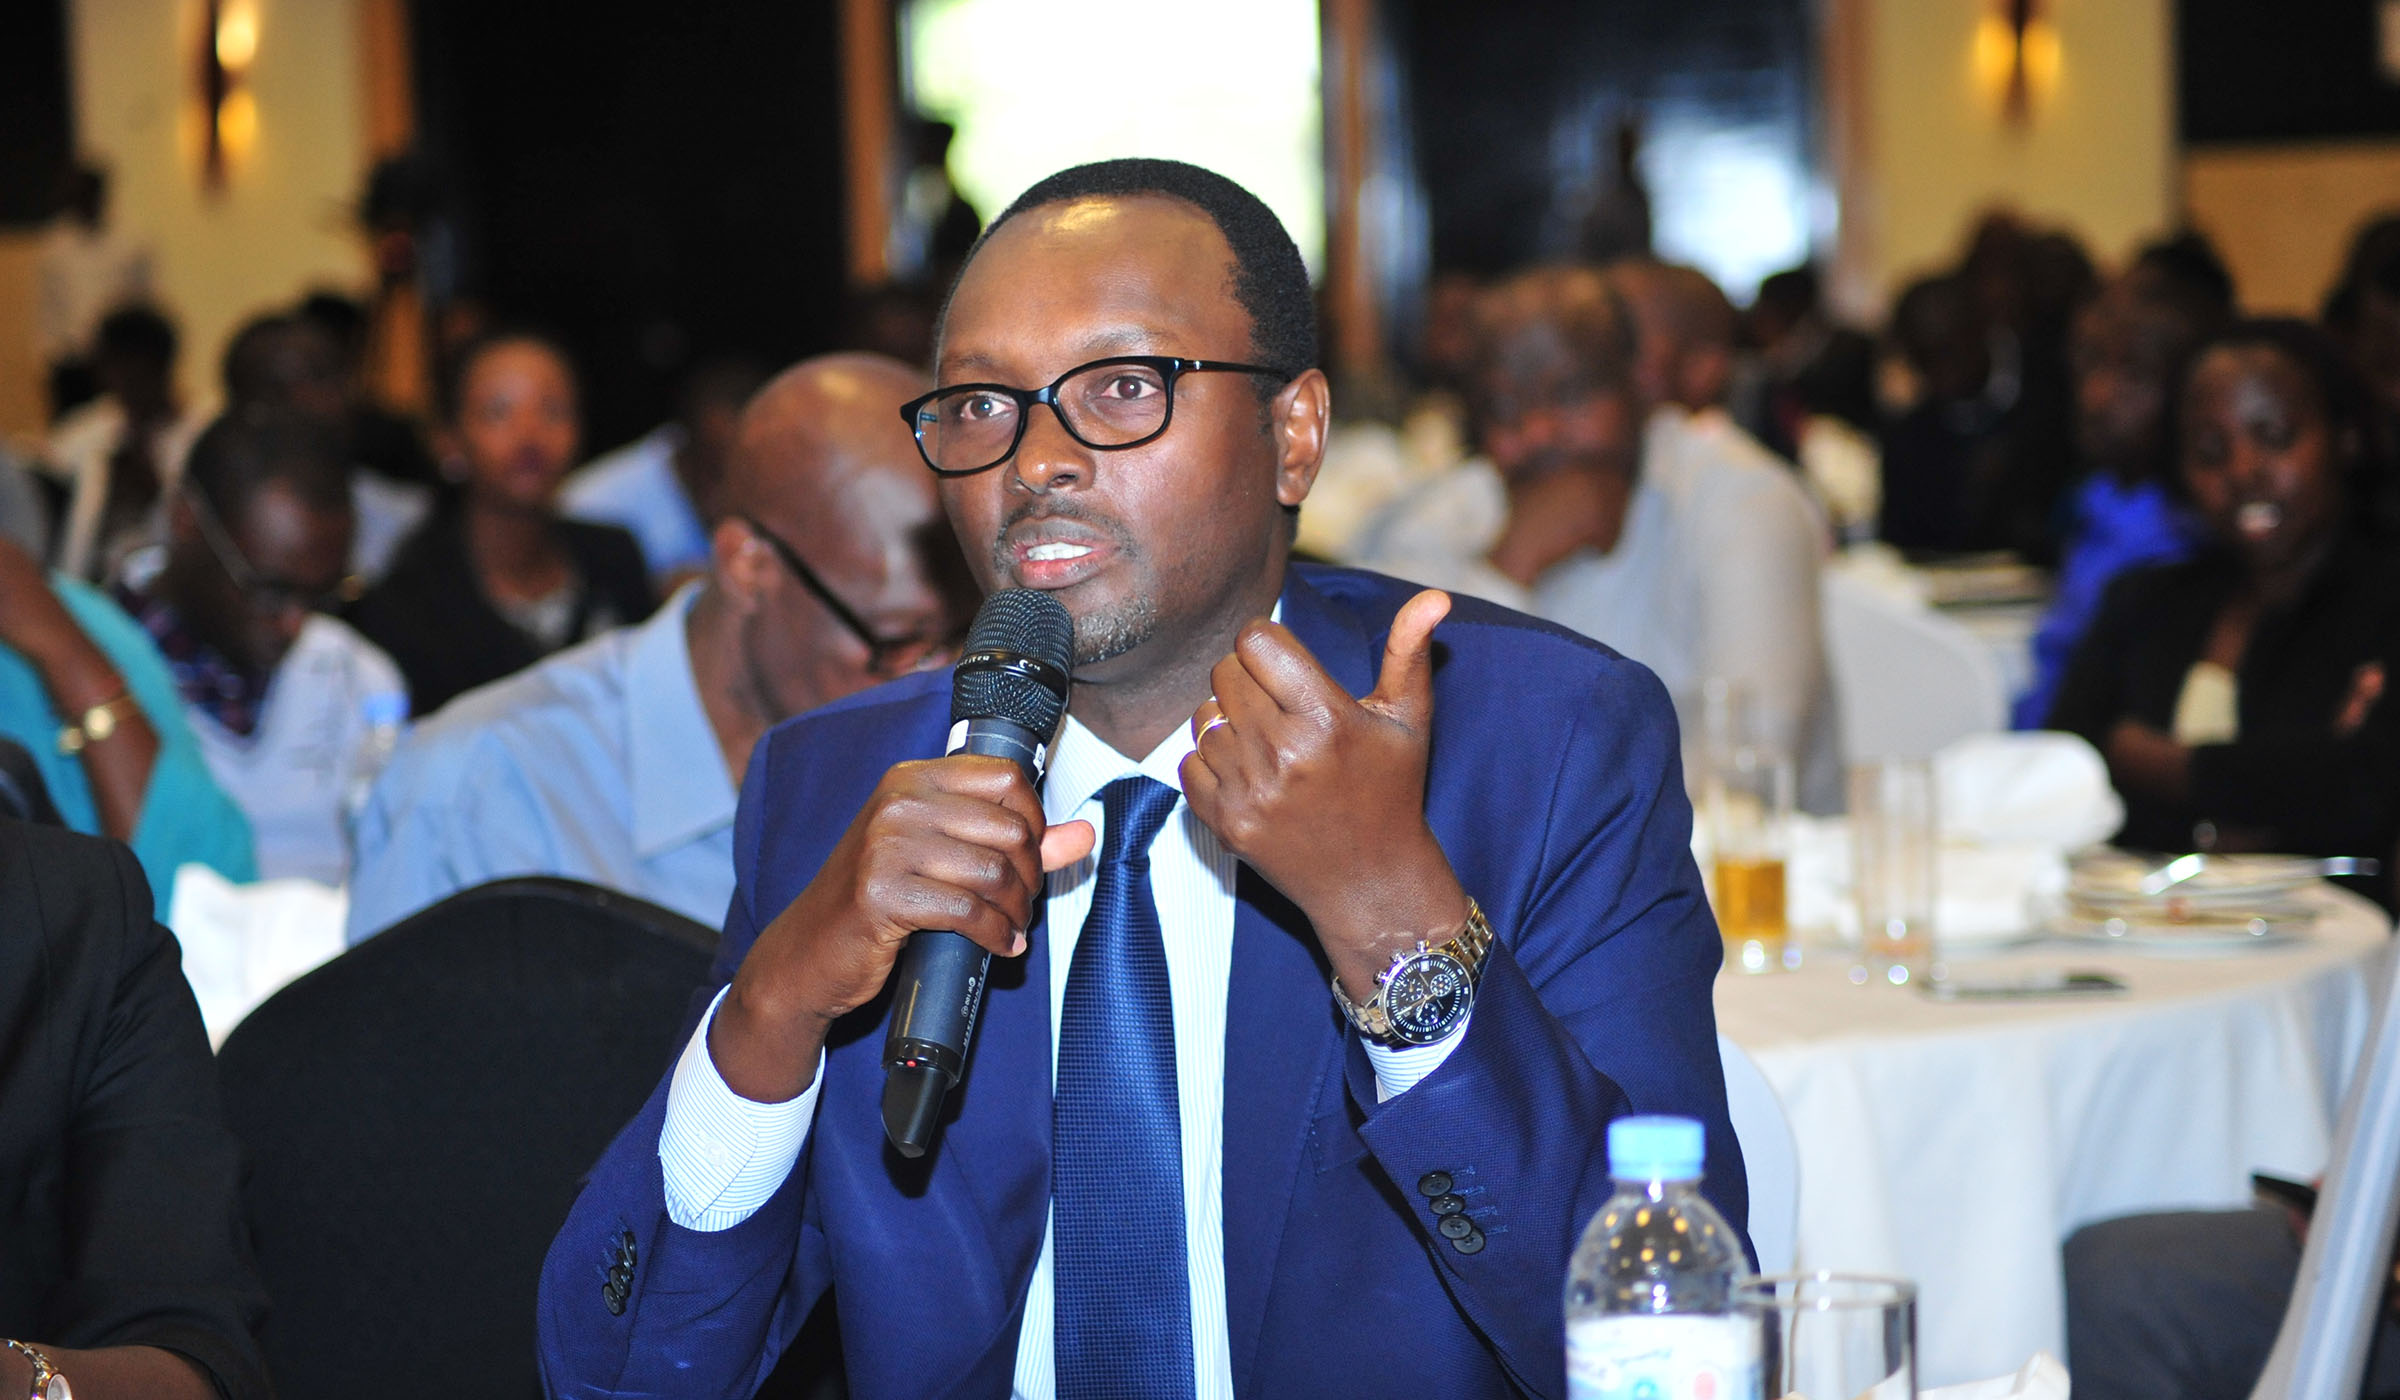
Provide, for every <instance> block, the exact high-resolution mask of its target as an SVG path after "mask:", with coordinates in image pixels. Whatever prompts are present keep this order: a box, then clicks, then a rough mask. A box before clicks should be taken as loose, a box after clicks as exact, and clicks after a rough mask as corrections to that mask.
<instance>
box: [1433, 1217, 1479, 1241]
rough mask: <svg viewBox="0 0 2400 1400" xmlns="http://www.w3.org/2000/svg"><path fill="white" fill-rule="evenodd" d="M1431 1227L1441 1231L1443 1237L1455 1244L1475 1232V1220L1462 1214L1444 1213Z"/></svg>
mask: <svg viewBox="0 0 2400 1400" xmlns="http://www.w3.org/2000/svg"><path fill="white" fill-rule="evenodd" d="M1433 1228H1434V1229H1436V1230H1439V1231H1441V1232H1442V1238H1443V1239H1446V1240H1449V1241H1451V1242H1452V1243H1454V1244H1455V1243H1457V1242H1458V1241H1460V1240H1463V1239H1465V1238H1466V1237H1467V1236H1469V1235H1472V1234H1474V1233H1475V1222H1474V1221H1472V1220H1469V1219H1467V1218H1466V1217H1465V1216H1463V1215H1445V1216H1443V1217H1442V1218H1441V1221H1440V1222H1439V1223H1438V1224H1436V1225H1435V1226H1434V1227H1433Z"/></svg>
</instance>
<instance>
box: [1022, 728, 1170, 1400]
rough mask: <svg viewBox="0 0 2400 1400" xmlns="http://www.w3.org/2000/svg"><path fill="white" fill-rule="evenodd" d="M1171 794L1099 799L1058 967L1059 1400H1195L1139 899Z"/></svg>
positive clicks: (1141, 786) (1114, 792)
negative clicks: (1087, 896)
mask: <svg viewBox="0 0 2400 1400" xmlns="http://www.w3.org/2000/svg"><path fill="white" fill-rule="evenodd" d="M1178 796H1179V794H1178V793H1177V792H1176V791H1175V789H1173V788H1171V787H1168V786H1167V785H1166V784H1164V783H1162V782H1158V781H1157V780H1155V779H1151V778H1144V777H1138V776H1137V777H1131V778H1119V779H1118V780H1117V781H1115V782H1113V783H1110V784H1109V785H1108V786H1107V787H1105V788H1103V789H1101V792H1100V800H1101V804H1102V808H1103V810H1104V813H1105V818H1106V823H1107V830H1106V831H1105V832H1104V833H1103V834H1102V836H1101V844H1100V870H1099V874H1098V877H1097V878H1096V880H1095V881H1094V886H1093V890H1092V913H1091V917H1089V918H1087V919H1085V920H1084V923H1083V934H1082V936H1081V937H1080V938H1078V939H1077V940H1076V942H1075V960H1074V962H1073V963H1072V964H1070V965H1069V967H1068V970H1067V991H1066V997H1065V999H1064V1002H1063V1003H1062V1005H1061V1006H1060V1009H1059V1014H1058V1083H1057V1085H1056V1087H1055V1089H1054V1090H1053V1091H1052V1094H1051V1156H1050V1230H1051V1241H1050V1248H1051V1266H1052V1270H1053V1272H1052V1280H1053V1282H1052V1290H1053V1293H1054V1296H1055V1299H1056V1304H1057V1313H1056V1316H1055V1317H1054V1318H1053V1320H1052V1327H1053V1335H1054V1337H1055V1339H1056V1341H1057V1344H1058V1356H1057V1362H1056V1366H1057V1378H1058V1396H1059V1400H1098V1398H1099V1397H1103V1396H1112V1397H1113V1396H1140V1397H1144V1400H1164V1398H1165V1397H1183V1398H1184V1400H1188V1398H1189V1397H1190V1396H1191V1394H1192V1384H1193V1382H1192V1279H1191V1265H1190V1261H1189V1259H1188V1257H1187V1255H1186V1254H1185V1252H1184V1238H1183V1120H1182V1117H1181V1116H1180V1115H1179V1114H1178V1113H1177V1111H1176V1106H1175V1103H1176V1101H1175V1015H1174V1005H1173V1002H1172V999H1171V997H1170V995H1169V992H1168V988H1167V950H1166V944H1165V943H1164V941H1163V940H1162V938H1161V935H1160V931H1159V924H1158V903H1157V901H1156V900H1154V899H1152V898H1151V896H1150V843H1151V842H1152V841H1154V840H1156V839H1158V832H1159V828H1160V827H1162V826H1164V825H1165V824H1166V820H1167V815H1168V814H1169V813H1170V812H1173V811H1174V810H1175V800H1176V798H1177V797H1178Z"/></svg>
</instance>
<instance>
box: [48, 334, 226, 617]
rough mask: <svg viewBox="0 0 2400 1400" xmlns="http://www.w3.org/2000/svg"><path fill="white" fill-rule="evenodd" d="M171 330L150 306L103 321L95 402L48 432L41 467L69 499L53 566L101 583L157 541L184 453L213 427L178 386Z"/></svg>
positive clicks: (173, 340)
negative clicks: (161, 514) (163, 508)
mask: <svg viewBox="0 0 2400 1400" xmlns="http://www.w3.org/2000/svg"><path fill="white" fill-rule="evenodd" d="M175 351H176V337H175V326H174V323H173V322H171V321H169V320H168V319H167V318H166V317H165V316H163V315H161V314H159V313H158V312H157V311H155V310H152V309H151V308H149V307H147V306H129V307H126V308H124V309H123V310H120V311H112V312H110V313H109V314H108V315H107V316H106V317H105V318H103V319H102V320H101V322H100V335H99V341H98V348H97V350H96V351H95V352H94V360H93V363H94V365H95V366H96V369H97V373H98V375H99V380H100V389H101V394H100V397H99V398H97V399H94V400H92V401H91V402H90V403H87V404H85V405H83V406H82V407H81V408H78V409H76V410H74V411H73V412H71V413H69V414H67V415H66V416H65V417H63V418H61V419H59V420H58V422H57V423H55V424H53V425H51V428H50V440H49V443H48V445H47V446H46V447H44V448H43V449H42V461H41V463H40V465H41V466H42V467H43V468H44V469H45V470H47V471H48V472H49V473H50V474H51V475H52V476H53V477H55V478H56V479H57V480H58V483H59V485H60V486H61V487H63V488H64V489H65V492H66V511H65V519H64V522H63V523H62V524H61V526H60V528H59V536H58V540H57V542H56V543H55V544H54V545H53V547H52V553H51V556H50V561H51V563H52V564H54V565H55V566H57V568H58V569H59V570H60V571H61V572H63V573H65V574H67V575H68V576H70V577H73V578H79V579H83V580H85V581H86V582H98V581H101V580H104V579H106V578H108V577H109V576H110V575H111V574H112V573H113V572H115V569H116V566H117V564H118V562H119V561H120V560H122V559H123V558H124V557H125V556H126V554H128V553H130V552H131V551H133V550H135V549H138V548H140V547H141V546H143V545H146V544H150V543H153V542H155V541H156V540H157V538H158V520H159V503H160V502H161V501H163V500H164V499H165V498H166V497H167V496H168V495H169V494H171V493H172V492H173V491H174V490H175V483H176V482H177V481H179V480H181V479H182V476H183V458H184V454H185V453H187V452H189V451H190V450H191V446H192V440H193V439H194V438H196V437H198V436H200V430H201V429H202V428H204V427H207V426H208V415H207V414H205V413H203V412H201V411H199V410H198V409H194V408H190V407H187V406H186V405H185V404H184V402H183V398H182V396H181V395H180V394H179V393H178V392H177V391H176V387H175Z"/></svg>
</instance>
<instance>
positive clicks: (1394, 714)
mask: <svg viewBox="0 0 2400 1400" xmlns="http://www.w3.org/2000/svg"><path fill="white" fill-rule="evenodd" d="M1449 615H1450V595H1449V594H1447V593H1444V592H1442V591H1441V590H1440V589H1437V588H1428V589H1426V590H1425V591H1424V592H1422V593H1419V594H1418V595H1417V596H1416V597H1414V598H1411V599H1409V600H1408V601H1407V602H1406V603H1403V604H1401V606H1400V614H1399V616H1397V617H1395V618H1393V619H1392V632H1391V636H1390V637H1388V638H1387V639H1386V640H1385V641H1384V644H1383V670H1382V672H1381V674H1379V675H1377V676H1376V678H1375V689H1374V691H1373V692H1372V693H1370V694H1369V695H1368V696H1367V698H1366V700H1365V701H1364V702H1363V703H1364V704H1365V705H1366V706H1367V708H1368V709H1371V710H1374V711H1375V712H1377V713H1378V714H1381V715H1384V716H1386V717H1387V718H1390V719H1393V720H1397V721H1399V722H1400V724H1402V725H1403V726H1405V727H1407V728H1408V729H1410V730H1412V731H1416V732H1422V731H1423V730H1424V728H1425V726H1426V725H1427V723H1428V722H1430V721H1431V720H1432V718H1433V629H1434V627H1435V625H1436V624H1438V623H1439V622H1441V620H1442V619H1443V618H1445V617H1448V616H1449Z"/></svg>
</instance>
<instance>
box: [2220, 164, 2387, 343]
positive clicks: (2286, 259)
mask: <svg viewBox="0 0 2400 1400" xmlns="http://www.w3.org/2000/svg"><path fill="white" fill-rule="evenodd" d="M2183 199H2184V207H2185V208H2186V209H2187V210H2188V211H2189V212H2190V214H2191V218H2192V222H2193V223H2195V224H2197V225H2199V226H2200V227H2201V228H2202V229H2203V230H2205V231H2206V232H2207V233H2208V236H2209V237H2210V238H2212V239H2214V240H2215V241H2216V244H2217V249H2218V251H2219V252H2221V253H2222V254H2223V255H2224V257H2225V262H2226V265H2227V266H2228V267H2229V268H2231V269H2232V271H2233V277H2234V284H2235V285H2236V286H2238V287H2239V288H2241V293H2242V304H2243V305H2244V307H2246V308H2247V309H2249V310H2252V311H2262V312H2293V313H2297V314H2300V315H2304V316H2314V315H2315V314H2316V313H2317V308H2318V306H2319V304H2320V303H2321V302H2322V301H2323V299H2324V296H2325V291H2326V288H2328V287H2329V286H2331V285H2332V283H2333V279H2334V277H2335V276H2336V275H2337V274H2338V273H2339V272H2340V271H2341V266H2342V258H2343V256H2344V255H2345V254H2346V253H2348V252H2349V246H2350V236H2351V234H2353V233H2354V232H2356V231H2357V229H2358V226H2359V225H2360V224H2361V223H2363V222H2364V221H2365V220H2366V219H2367V218H2369V217H2370V216H2372V215H2374V214H2376V213H2378V212H2384V211H2395V210H2400V141H2354V142H2341V143H2333V142H2327V143H2321V144H2305V145H2288V146H2259V147H2218V148H2211V149H2207V150H2198V151H2193V152H2192V153H2190V154H2189V155H2187V156H2185V157H2184V161H2183Z"/></svg>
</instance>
